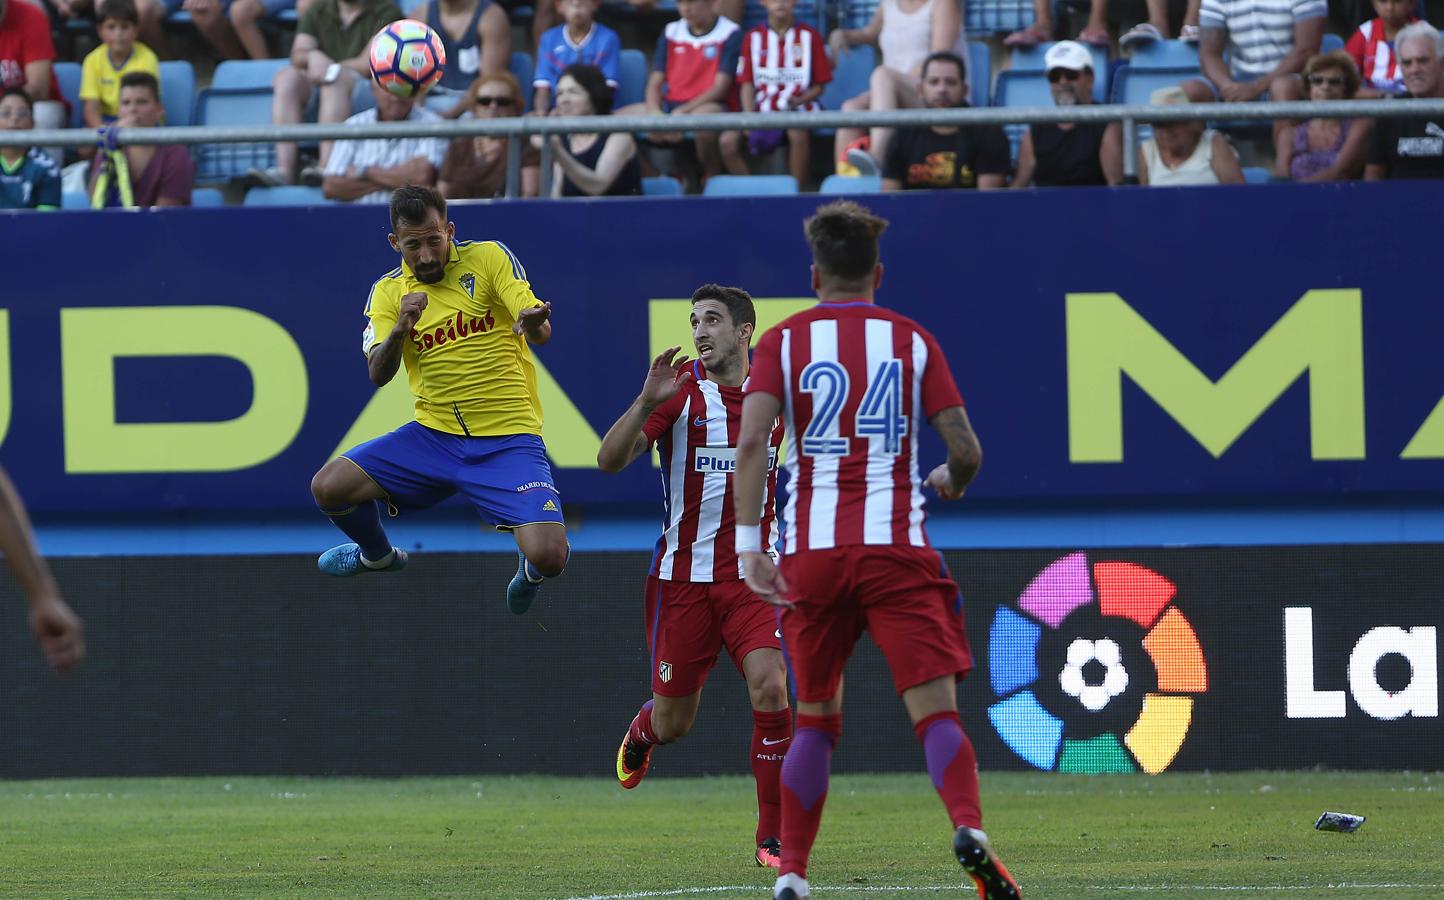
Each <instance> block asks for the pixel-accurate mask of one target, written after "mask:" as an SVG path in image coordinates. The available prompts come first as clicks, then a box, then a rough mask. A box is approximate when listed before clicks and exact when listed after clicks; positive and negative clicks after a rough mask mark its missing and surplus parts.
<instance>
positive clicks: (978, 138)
mask: <svg viewBox="0 0 1444 900" xmlns="http://www.w3.org/2000/svg"><path fill="white" fill-rule="evenodd" d="M966 71H967V69H966V67H965V66H964V65H963V61H962V59H961V58H960V57H959V56H958V55H957V54H956V53H953V52H952V51H951V50H940V51H938V52H936V53H933V54H930V55H929V56H928V58H927V59H926V60H924V61H923V65H922V86H921V88H920V89H919V93H921V95H922V98H923V103H924V104H925V105H926V106H927V107H928V108H929V109H953V108H956V107H959V106H966V105H967V96H968V95H967V86H966V84H965V83H964V78H965V74H964V73H965V72H966ZM1009 169H1010V166H1009V159H1008V136H1007V135H1006V134H1004V133H1003V129H1002V127H1001V126H999V125H970V126H966V127H948V128H944V127H939V126H932V127H923V128H899V129H898V132H897V135H896V136H895V138H894V140H893V142H892V144H891V146H890V147H889V148H888V155H887V162H886V164H884V166H883V170H882V189H883V190H885V191H898V190H915V189H927V188H978V189H980V190H985V191H986V190H992V189H995V188H1000V187H1002V186H1003V183H1004V181H1005V180H1006V179H1007V177H1008V171H1009Z"/></svg>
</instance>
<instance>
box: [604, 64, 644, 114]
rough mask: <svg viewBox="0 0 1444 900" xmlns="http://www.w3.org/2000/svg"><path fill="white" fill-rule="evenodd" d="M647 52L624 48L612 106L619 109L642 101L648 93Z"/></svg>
mask: <svg viewBox="0 0 1444 900" xmlns="http://www.w3.org/2000/svg"><path fill="white" fill-rule="evenodd" d="M648 68H649V67H648V66H647V54H645V53H643V52H642V51H640V50H623V51H622V58H621V66H620V67H619V68H618V76H617V93H616V97H615V99H614V100H613V101H612V108H613V109H619V108H621V107H623V106H628V105H630V104H633V103H641V102H642V101H643V100H644V99H645V97H646V93H647V73H648Z"/></svg>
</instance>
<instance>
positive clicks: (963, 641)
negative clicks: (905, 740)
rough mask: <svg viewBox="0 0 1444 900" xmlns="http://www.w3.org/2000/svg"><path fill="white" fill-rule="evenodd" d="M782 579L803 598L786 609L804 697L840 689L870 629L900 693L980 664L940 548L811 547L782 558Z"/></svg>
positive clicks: (791, 656) (786, 633) (787, 634)
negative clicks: (854, 652) (970, 644)
mask: <svg viewBox="0 0 1444 900" xmlns="http://www.w3.org/2000/svg"><path fill="white" fill-rule="evenodd" d="M782 577H783V578H784V579H785V580H786V582H787V589H788V599H790V600H791V601H792V602H793V603H795V604H797V608H796V609H792V610H787V611H785V612H784V613H783V614H782V634H783V637H784V638H785V642H786V644H787V655H788V661H789V662H790V663H791V664H792V676H793V679H794V680H795V681H796V682H797V699H799V700H802V701H804V702H807V703H821V702H823V701H825V700H830V699H832V698H833V697H834V696H836V695H837V689H838V685H839V684H840V683H841V680H842V670H843V667H844V666H846V665H847V660H848V658H849V657H850V656H852V648H853V646H854V645H855V644H856V643H857V640H858V638H860V637H862V633H863V632H864V631H866V632H868V633H870V634H871V635H872V639H873V641H874V642H876V643H877V645H878V647H879V648H881V649H882V653H883V656H884V657H886V659H887V664H888V668H889V669H891V670H892V680H893V686H894V687H895V688H897V692H898V693H899V694H901V693H902V692H903V691H906V690H907V689H908V688H912V687H917V686H918V685H920V684H923V683H924V682H928V681H932V680H933V679H934V678H940V677H942V676H944V675H954V676H956V677H957V679H958V680H959V681H961V680H962V679H963V676H964V675H966V674H967V673H968V672H969V671H970V670H971V669H972V668H973V654H972V651H970V650H969V649H968V635H967V631H966V629H965V627H964V625H963V601H962V595H961V594H960V593H959V592H958V586H957V584H955V583H954V582H953V580H952V578H951V577H949V576H948V574H947V569H946V567H944V565H943V560H942V557H941V556H939V555H938V552H937V551H936V550H933V549H931V548H929V547H898V546H886V547H869V546H853V547H839V548H835V549H832V550H807V551H802V552H800V553H795V554H792V555H790V556H784V557H782Z"/></svg>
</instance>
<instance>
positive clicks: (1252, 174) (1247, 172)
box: [1243, 166, 1273, 184]
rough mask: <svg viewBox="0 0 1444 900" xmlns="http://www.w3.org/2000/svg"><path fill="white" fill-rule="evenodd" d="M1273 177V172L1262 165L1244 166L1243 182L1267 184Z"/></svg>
mask: <svg viewBox="0 0 1444 900" xmlns="http://www.w3.org/2000/svg"><path fill="white" fill-rule="evenodd" d="M1272 179H1273V173H1271V172H1270V171H1269V170H1268V169H1265V168H1264V167H1263V166H1244V167H1243V181H1244V184H1268V183H1269V181H1270V180H1272Z"/></svg>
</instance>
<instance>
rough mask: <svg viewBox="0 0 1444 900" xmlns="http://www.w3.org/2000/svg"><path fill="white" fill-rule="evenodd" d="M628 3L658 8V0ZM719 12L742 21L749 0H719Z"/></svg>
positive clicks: (645, 8) (640, 7) (629, 0)
mask: <svg viewBox="0 0 1444 900" xmlns="http://www.w3.org/2000/svg"><path fill="white" fill-rule="evenodd" d="M627 5H628V6H630V7H632V8H633V9H636V10H639V11H641V12H655V11H656V10H657V0H627ZM717 13H718V15H721V16H725V17H726V18H728V19H731V20H732V21H734V22H741V21H742V19H743V17H744V16H745V15H746V13H747V0H717ZM618 112H619V113H620V112H621V110H618Z"/></svg>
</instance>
